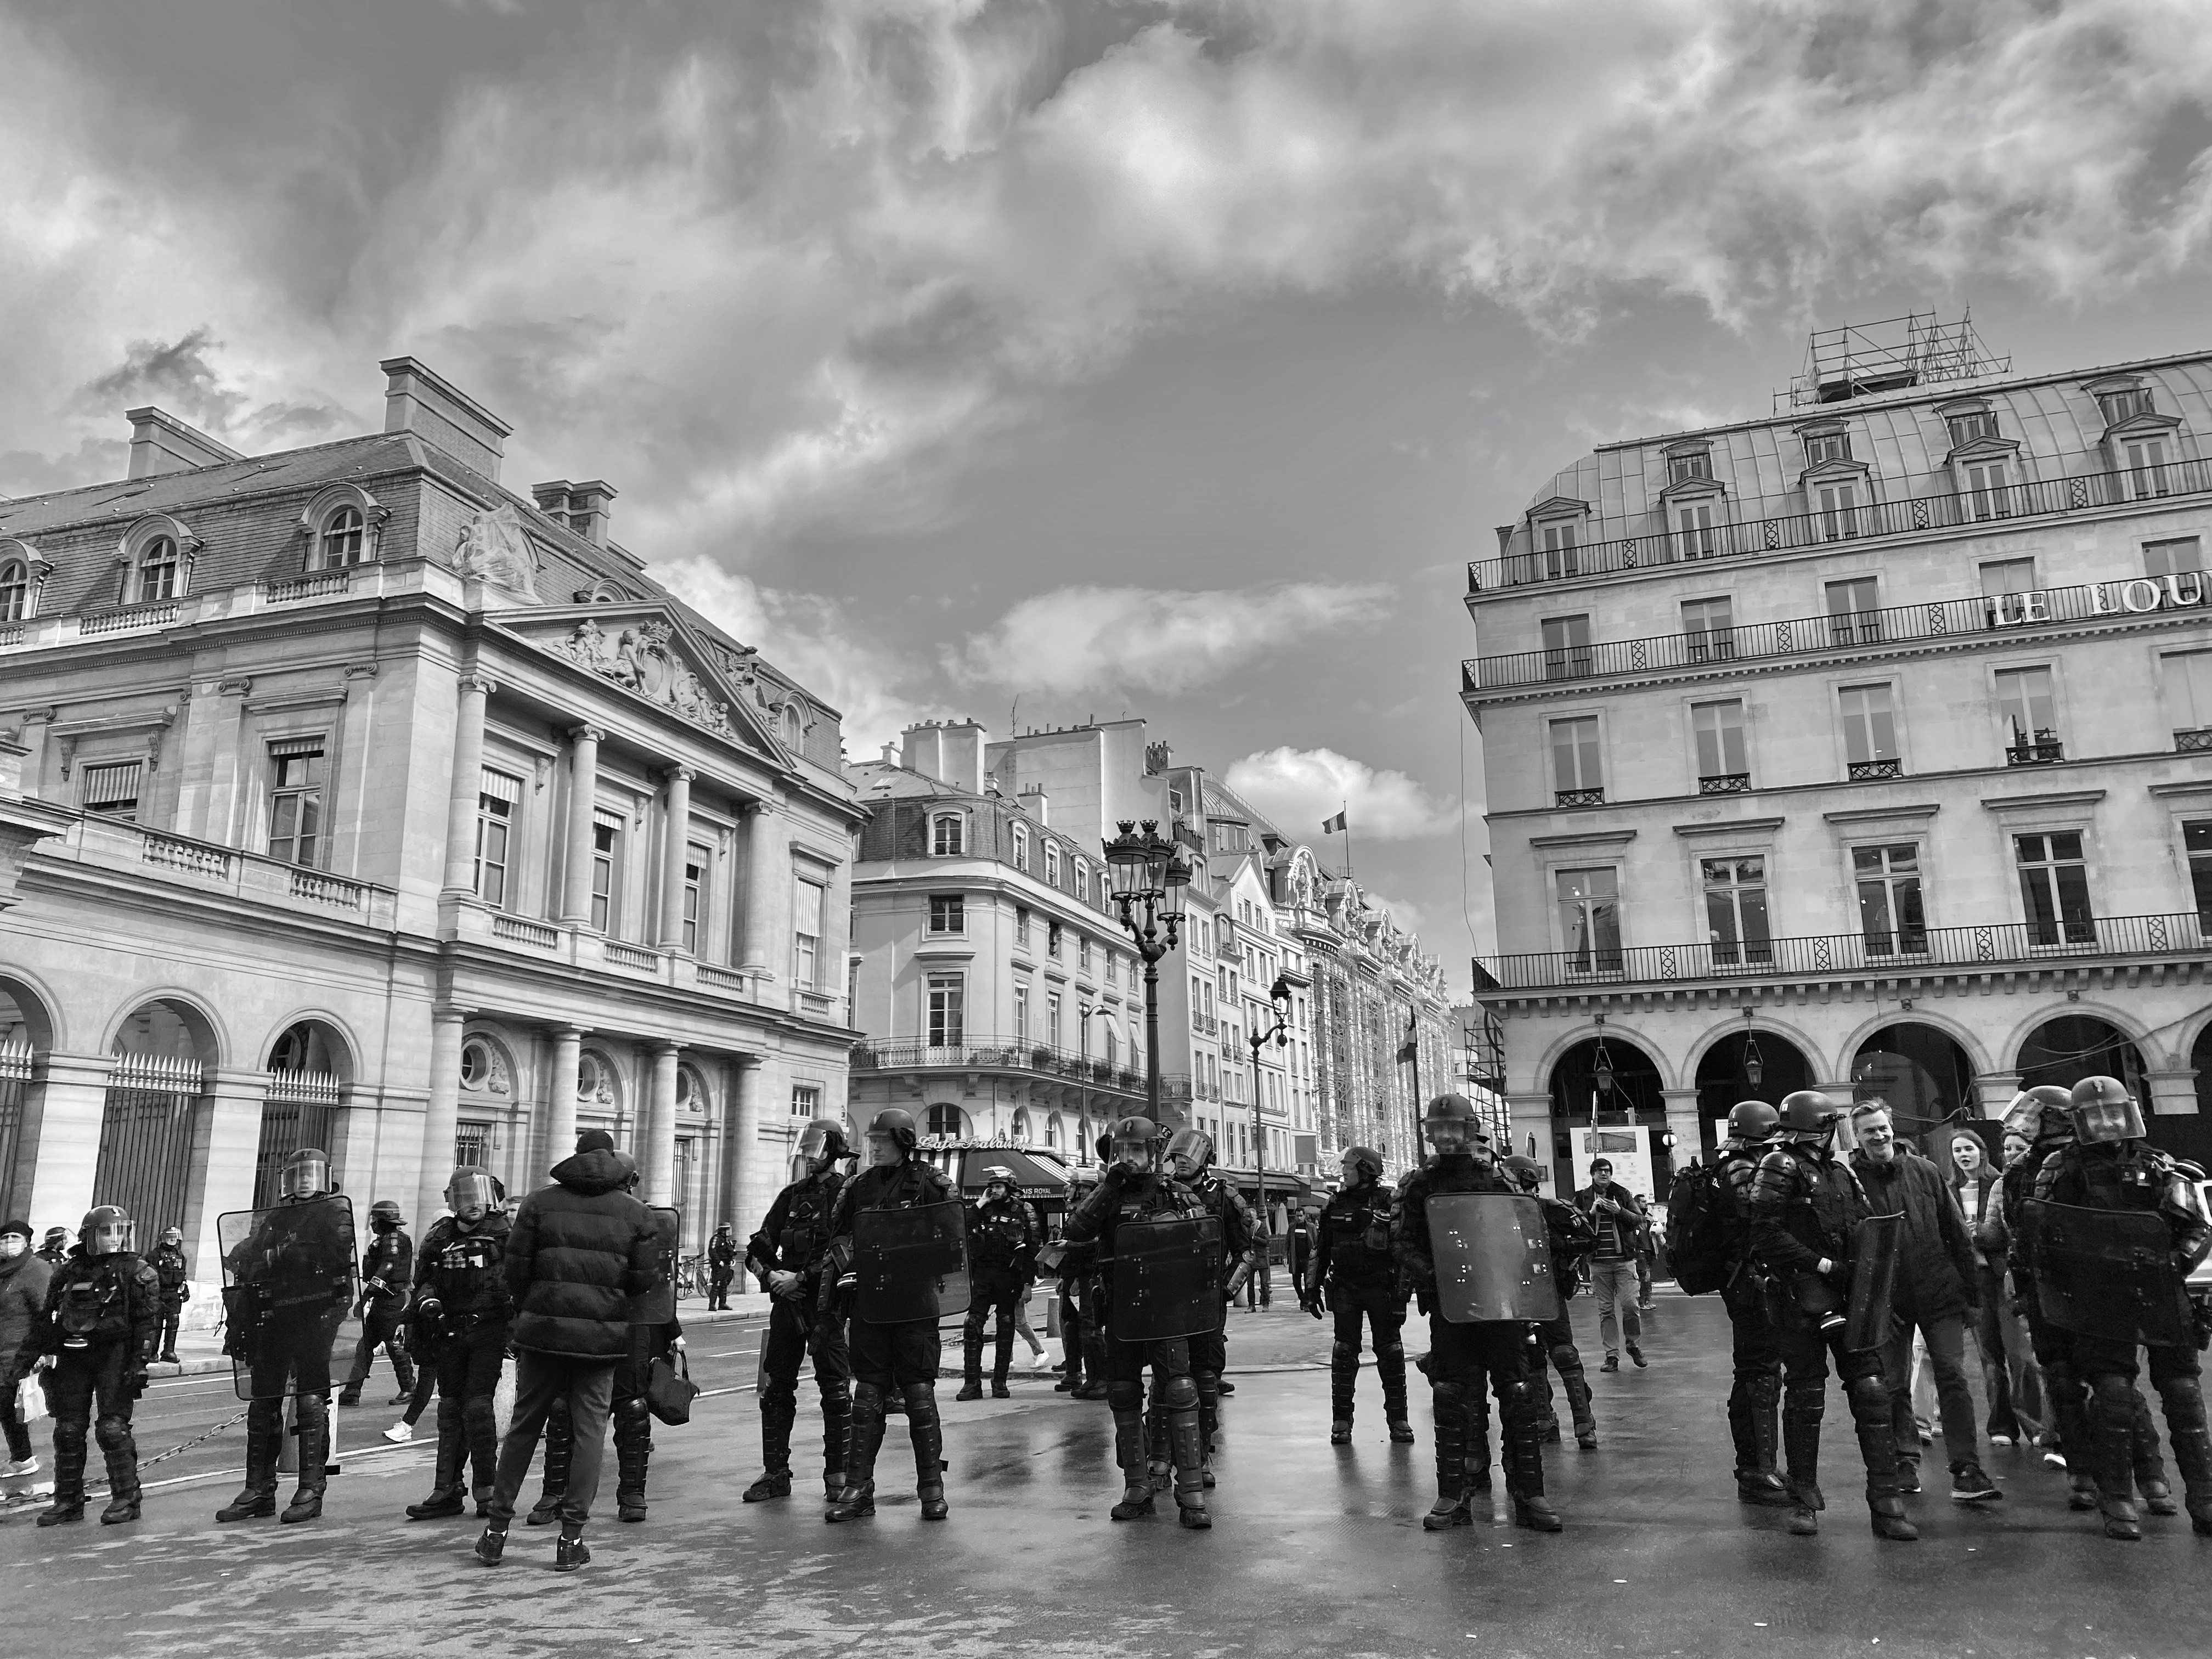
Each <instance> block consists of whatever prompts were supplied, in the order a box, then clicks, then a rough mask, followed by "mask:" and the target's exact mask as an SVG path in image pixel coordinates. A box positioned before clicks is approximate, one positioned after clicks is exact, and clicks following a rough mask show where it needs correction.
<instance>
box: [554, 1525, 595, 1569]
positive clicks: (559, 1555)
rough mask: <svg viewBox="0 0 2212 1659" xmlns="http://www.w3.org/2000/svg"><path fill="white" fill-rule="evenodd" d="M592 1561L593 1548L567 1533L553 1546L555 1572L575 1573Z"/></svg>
mask: <svg viewBox="0 0 2212 1659" xmlns="http://www.w3.org/2000/svg"><path fill="white" fill-rule="evenodd" d="M590 1559H592V1550H591V1547H590V1546H589V1545H588V1544H586V1543H585V1542H584V1541H583V1540H582V1539H581V1538H571V1537H569V1536H568V1534H567V1533H565V1532H564V1533H562V1534H561V1537H560V1540H559V1541H558V1542H556V1544H555V1545H554V1546H553V1571H556V1572H574V1571H575V1570H576V1569H577V1568H579V1567H580V1566H582V1565H584V1564H585V1563H586V1561H589V1560H590Z"/></svg>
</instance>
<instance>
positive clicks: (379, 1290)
mask: <svg viewBox="0 0 2212 1659" xmlns="http://www.w3.org/2000/svg"><path fill="white" fill-rule="evenodd" d="M414 1277H415V1246H414V1244H413V1243H412V1242H411V1241H410V1239H409V1238H408V1237H407V1233H406V1231H405V1230H404V1228H399V1227H393V1228H391V1229H390V1230H388V1231H380V1232H379V1233H377V1234H376V1236H375V1237H374V1239H372V1240H371V1241H370V1243H369V1247H368V1250H367V1252H366V1253H365V1254H363V1255H362V1258H361V1340H360V1341H359V1342H357V1343H356V1344H355V1345H354V1351H353V1365H352V1368H351V1369H350V1370H348V1371H347V1372H346V1380H345V1387H344V1389H343V1390H342V1391H341V1392H340V1393H339V1395H338V1404H340V1405H341V1406H351V1405H354V1404H356V1403H357V1402H358V1401H360V1399H361V1388H362V1383H366V1382H368V1371H369V1367H370V1366H371V1365H373V1364H375V1363H376V1351H377V1349H379V1348H382V1349H383V1350H384V1351H385V1352H386V1353H388V1354H389V1355H390V1356H391V1357H392V1376H394V1377H395V1378H397V1379H398V1383H399V1392H400V1395H401V1396H402V1397H403V1398H404V1396H406V1395H411V1394H413V1393H414V1392H415V1362H414V1361H413V1360H411V1359H410V1358H408V1357H407V1346H406V1344H405V1342H404V1341H403V1340H401V1337H400V1334H399V1333H400V1330H401V1329H402V1328H403V1327H404V1325H405V1323H406V1321H407V1297H408V1285H410V1283H411V1282H412V1280H413V1279H414ZM393 1403H394V1404H395V1405H396V1404H398V1401H394V1402H393Z"/></svg>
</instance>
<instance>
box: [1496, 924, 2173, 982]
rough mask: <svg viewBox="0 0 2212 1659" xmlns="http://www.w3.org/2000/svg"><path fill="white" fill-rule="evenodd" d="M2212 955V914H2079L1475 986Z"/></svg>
mask: <svg viewBox="0 0 2212 1659" xmlns="http://www.w3.org/2000/svg"><path fill="white" fill-rule="evenodd" d="M2180 956H2187V957H2203V956H2212V913H2208V914H2204V915H2199V914H2198V913H2197V912H2196V911H2186V912H2184V913H2182V914H2179V915H2150V916H2089V915H2074V916H2064V917H2057V918H2051V919H2049V920H2043V921H1997V922H1985V923H1983V924H1981V925H1979V926H1977V927H1930V928H1926V929H1924V930H1918V931H1914V932H1909V933H1906V932H1886V933H1816V934H1808V935H1805V936H1802V937H1799V938H1794V939H1759V940H1742V939H1735V940H1718V941H1716V940H1710V939H1708V940H1700V941H1699V942H1698V943H1695V944H1688V945H1626V946H1616V947H1613V948H1611V949H1607V948H1606V947H1603V946H1598V947H1595V948H1591V949H1585V950H1581V951H1530V952H1528V953H1525V954H1522V955H1517V956H1504V957H1478V958H1477V959H1476V962H1475V967H1476V969H1477V988H1478V989H1483V990H1487V989H1490V988H1491V987H1490V986H1486V985H1483V984H1482V983H1481V976H1482V975H1485V974H1486V975H1488V976H1489V978H1490V980H1491V981H1492V983H1493V984H1494V986H1495V987H1496V988H1497V989H1498V990H1504V991H1522V990H1531V989H1548V988H1568V987H1587V986H1592V985H1600V986H1602V985H1644V984H1676V983H1680V982H1683V981H1697V980H1736V981H1744V980H1753V981H1759V980H1771V979H1788V978H1795V977H1802V976H1812V977H1820V976H1822V975H1879V976H1883V977H1887V976H1889V975H1918V974H1925V973H1930V972H1938V971H1942V970H1943V969H1970V970H1971V969H1981V968H1994V967H1999V966H2002V965H2006V964H2010V963H2046V962H2052V961H2058V962H2069V961H2074V960H2076V959H2088V960H2095V959H2098V958H2100V957H2180Z"/></svg>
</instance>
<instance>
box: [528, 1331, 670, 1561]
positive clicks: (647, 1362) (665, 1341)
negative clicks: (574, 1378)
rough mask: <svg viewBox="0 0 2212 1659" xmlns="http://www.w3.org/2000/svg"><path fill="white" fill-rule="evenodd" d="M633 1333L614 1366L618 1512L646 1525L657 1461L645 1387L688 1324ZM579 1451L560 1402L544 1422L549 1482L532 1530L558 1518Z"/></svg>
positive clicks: (612, 1412) (570, 1421) (573, 1429)
mask: <svg viewBox="0 0 2212 1659" xmlns="http://www.w3.org/2000/svg"><path fill="white" fill-rule="evenodd" d="M629 1334H630V1346H629V1352H628V1353H627V1354H625V1355H623V1358H621V1359H620V1360H618V1361H617V1362H616V1364H615V1390H614V1397H613V1403H612V1405H611V1407H609V1410H608V1415H609V1416H610V1417H611V1418H612V1419H614V1425H615V1468H616V1470H617V1474H616V1482H617V1484H616V1486H615V1511H616V1514H617V1516H618V1517H619V1518H620V1519H622V1520H624V1521H642V1520H644V1519H645V1513H646V1506H645V1483H646V1477H647V1473H648V1471H649V1468H650V1466H651V1464H652V1462H653V1408H652V1407H651V1406H650V1405H649V1404H648V1403H647V1400H646V1384H647V1380H648V1379H649V1378H650V1376H651V1375H652V1371H653V1361H654V1360H656V1359H665V1358H667V1357H668V1356H669V1355H670V1354H671V1352H674V1351H675V1347H676V1340H677V1338H678V1337H680V1336H682V1335H683V1334H684V1323H683V1322H682V1321H681V1320H676V1319H671V1320H670V1321H669V1322H667V1323H666V1324H665V1325H633V1326H631V1327H630V1333H629ZM575 1450H576V1425H575V1421H574V1419H573V1418H571V1417H570V1416H569V1415H568V1401H566V1400H559V1401H555V1402H554V1405H553V1409H552V1410H551V1411H550V1413H547V1414H546V1418H545V1484H544V1486H543V1487H542V1488H541V1489H540V1491H539V1492H538V1504H537V1506H536V1507H535V1508H534V1509H532V1510H531V1511H530V1517H529V1519H530V1524H531V1525H532V1526H533V1527H536V1526H543V1525H544V1524H545V1523H546V1522H550V1521H554V1520H557V1519H558V1518H559V1516H560V1513H561V1500H562V1498H565V1497H567V1496H568V1460H569V1459H570V1458H571V1457H573V1456H574V1455H575Z"/></svg>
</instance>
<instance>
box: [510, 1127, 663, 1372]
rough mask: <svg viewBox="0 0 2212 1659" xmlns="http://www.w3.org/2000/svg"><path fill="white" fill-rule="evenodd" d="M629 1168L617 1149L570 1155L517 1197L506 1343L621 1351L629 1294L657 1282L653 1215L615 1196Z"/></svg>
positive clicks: (610, 1356)
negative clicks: (548, 1179) (546, 1181)
mask: <svg viewBox="0 0 2212 1659" xmlns="http://www.w3.org/2000/svg"><path fill="white" fill-rule="evenodd" d="M636 1172H637V1166H636V1165H635V1164H633V1163H632V1162H630V1160H629V1158H625V1157H624V1156H623V1154H622V1153H620V1152H604V1151H602V1152H578V1153H577V1154H576V1155H575V1156H574V1157H573V1158H563V1159H562V1161H561V1162H560V1163H558V1164H555V1165H554V1166H553V1182H554V1184H553V1185H552V1186H550V1187H543V1188H539V1189H538V1191H536V1192H534V1193H532V1194H531V1195H530V1196H529V1197H527V1198H526V1199H524V1200H522V1207H521V1208H520V1210H518V1211H516V1212H515V1216H514V1225H513V1228H512V1229H511V1230H510V1231H509V1232H508V1233H507V1258H506V1266H507V1291H508V1292H509V1293H510V1294H511V1295H512V1296H513V1298H514V1306H515V1316H514V1328H513V1339H512V1340H513V1343H514V1346H516V1347H518V1348H530V1349H532V1350H534V1351H536V1352H540V1353H557V1354H568V1355H570V1356H572V1357H574V1358H588V1359H605V1360H608V1361H613V1360H617V1359H620V1358H622V1357H623V1355H624V1354H626V1353H628V1352H629V1304H630V1298H631V1297H636V1296H642V1295H644V1294H645V1293H646V1292H647V1291H651V1290H653V1289H655V1288H657V1287H658V1286H659V1284H660V1281H661V1278H662V1274H661V1267H660V1241H659V1233H658V1232H657V1231H656V1230H655V1229H654V1226H653V1212H651V1211H650V1210H648V1209H647V1208H646V1207H645V1206H644V1205H642V1204H641V1203H639V1202H638V1201H637V1200H635V1198H633V1197H631V1196H630V1195H629V1193H628V1192H626V1191H625V1190H624V1188H627V1187H628V1186H629V1182H630V1177H631V1176H634V1175H635V1173H636Z"/></svg>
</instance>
